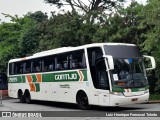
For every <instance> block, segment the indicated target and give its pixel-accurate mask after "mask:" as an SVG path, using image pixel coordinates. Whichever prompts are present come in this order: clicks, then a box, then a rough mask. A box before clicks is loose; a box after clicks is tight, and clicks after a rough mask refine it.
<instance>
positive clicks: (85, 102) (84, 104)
mask: <svg viewBox="0 0 160 120" xmlns="http://www.w3.org/2000/svg"><path fill="white" fill-rule="evenodd" d="M79 102H80V105H81V106H82V107H83V108H85V107H87V105H88V99H87V96H82V97H81V98H80V101H79Z"/></svg>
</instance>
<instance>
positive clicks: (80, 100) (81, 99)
mask: <svg viewBox="0 0 160 120" xmlns="http://www.w3.org/2000/svg"><path fill="white" fill-rule="evenodd" d="M77 104H78V106H79V108H80V109H82V110H87V109H89V108H90V105H89V102H88V97H87V95H86V94H85V93H84V92H80V93H79V94H78V95H77Z"/></svg>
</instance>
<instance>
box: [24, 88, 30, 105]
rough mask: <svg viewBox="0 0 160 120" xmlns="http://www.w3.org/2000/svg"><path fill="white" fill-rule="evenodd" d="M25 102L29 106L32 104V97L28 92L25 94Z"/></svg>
mask: <svg viewBox="0 0 160 120" xmlns="http://www.w3.org/2000/svg"><path fill="white" fill-rule="evenodd" d="M25 101H26V103H27V104H30V103H31V95H30V93H29V91H27V92H26V93H25Z"/></svg>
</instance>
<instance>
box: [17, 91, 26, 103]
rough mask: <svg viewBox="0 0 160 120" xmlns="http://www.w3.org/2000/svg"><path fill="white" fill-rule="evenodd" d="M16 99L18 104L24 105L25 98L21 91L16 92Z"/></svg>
mask: <svg viewBox="0 0 160 120" xmlns="http://www.w3.org/2000/svg"><path fill="white" fill-rule="evenodd" d="M18 99H19V101H20V103H25V98H24V95H23V92H22V90H18Z"/></svg>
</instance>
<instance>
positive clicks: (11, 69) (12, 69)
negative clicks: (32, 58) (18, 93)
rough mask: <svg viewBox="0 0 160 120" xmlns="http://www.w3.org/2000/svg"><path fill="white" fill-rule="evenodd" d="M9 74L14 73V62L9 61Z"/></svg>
mask: <svg viewBox="0 0 160 120" xmlns="http://www.w3.org/2000/svg"><path fill="white" fill-rule="evenodd" d="M9 74H10V75H14V63H9Z"/></svg>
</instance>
